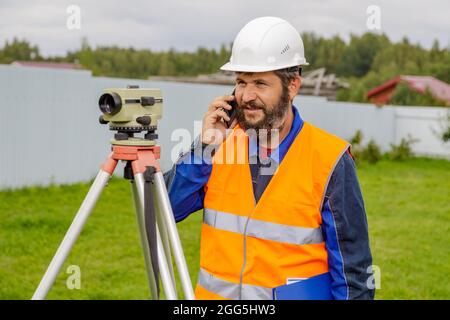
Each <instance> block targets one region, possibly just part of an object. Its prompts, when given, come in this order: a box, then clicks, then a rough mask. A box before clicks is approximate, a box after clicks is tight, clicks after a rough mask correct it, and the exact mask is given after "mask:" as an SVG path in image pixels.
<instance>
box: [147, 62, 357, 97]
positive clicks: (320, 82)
mask: <svg viewBox="0 0 450 320" xmlns="http://www.w3.org/2000/svg"><path fill="white" fill-rule="evenodd" d="M148 79H149V80H152V81H175V82H189V83H206V84H223V85H234V84H235V79H236V75H235V73H234V72H232V71H220V72H218V73H214V74H205V75H199V76H197V77H171V76H150V77H149V78H148ZM348 87H349V84H348V83H346V82H343V81H341V80H339V79H338V78H337V77H336V76H335V75H334V74H326V70H325V68H320V69H316V70H312V71H308V72H304V73H303V75H302V85H301V87H300V92H299V94H301V95H312V96H322V97H326V98H327V99H328V100H336V92H337V90H338V89H340V88H348Z"/></svg>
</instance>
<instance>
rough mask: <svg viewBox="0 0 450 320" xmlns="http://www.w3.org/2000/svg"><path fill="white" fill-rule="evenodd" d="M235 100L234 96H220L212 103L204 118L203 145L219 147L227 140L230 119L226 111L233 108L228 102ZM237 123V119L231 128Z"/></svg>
mask: <svg viewBox="0 0 450 320" xmlns="http://www.w3.org/2000/svg"><path fill="white" fill-rule="evenodd" d="M234 98H235V97H234V96H220V97H217V98H216V99H214V100H213V101H212V102H211V103H210V105H209V106H208V111H207V112H206V114H205V116H204V117H203V125H202V143H205V144H215V145H219V144H221V143H222V142H223V140H225V138H226V130H227V129H228V126H227V124H226V122H225V121H229V120H230V118H229V117H228V115H227V114H226V112H225V111H224V109H227V110H230V109H231V108H232V107H231V106H230V105H229V104H228V102H229V101H233V100H234ZM224 120H225V121H224ZM236 123H237V120H236V119H235V120H234V121H233V123H232V124H231V125H230V127H229V128H230V129H231V128H233V127H234V126H235V125H236Z"/></svg>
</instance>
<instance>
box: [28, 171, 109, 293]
mask: <svg viewBox="0 0 450 320" xmlns="http://www.w3.org/2000/svg"><path fill="white" fill-rule="evenodd" d="M112 171H114V169H113V170H112ZM110 177H111V175H110V173H108V172H106V171H103V170H100V172H99V173H98V174H97V177H96V178H95V180H94V183H93V184H92V186H91V188H90V189H89V192H88V194H87V195H86V197H85V198H84V201H83V203H82V204H81V207H80V209H79V210H78V212H77V214H76V216H75V218H74V219H73V221H72V224H71V225H70V227H69V230H68V231H67V233H66V235H65V236H64V239H63V241H62V242H61V244H60V245H59V248H58V250H57V251H56V254H55V256H54V257H53V259H52V261H51V262H50V265H49V266H48V268H47V271H46V272H45V274H44V277H43V278H42V280H41V282H40V283H39V286H38V288H37V289H36V291H35V293H34V295H33V297H32V299H33V300H42V299H45V297H46V296H47V294H48V292H49V291H50V288H51V287H52V285H53V283H54V282H55V279H56V277H57V275H58V273H59V271H60V269H61V267H62V265H63V264H64V261H65V260H66V259H67V256H68V255H69V253H70V250H71V249H72V246H73V244H74V243H75V241H76V240H77V238H78V236H79V235H80V233H81V230H82V229H83V226H84V224H85V223H86V220H87V218H88V217H89V215H90V214H91V212H92V210H93V209H94V206H95V204H96V203H97V200H98V198H99V197H100V194H101V193H102V191H103V189H104V188H105V186H106V184H107V183H108V181H109V179H110Z"/></svg>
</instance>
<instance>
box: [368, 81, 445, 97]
mask: <svg viewBox="0 0 450 320" xmlns="http://www.w3.org/2000/svg"><path fill="white" fill-rule="evenodd" d="M399 82H406V83H408V85H409V87H410V88H411V89H413V90H415V91H417V92H420V93H425V90H426V89H427V88H428V90H430V93H431V95H432V96H433V97H435V98H436V99H439V100H443V101H447V102H449V103H450V85H449V84H447V83H445V82H443V81H441V80H438V79H436V78H434V77H430V76H399V77H396V78H394V79H391V80H389V81H387V82H385V83H383V84H382V85H380V86H378V87H376V88H373V89H372V90H370V91H369V92H368V93H367V98H369V99H370V98H371V97H373V96H375V95H378V94H380V93H381V92H383V91H386V90H388V89H391V88H392V87H395V86H397V84H398V83H399Z"/></svg>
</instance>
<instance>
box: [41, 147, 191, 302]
mask: <svg viewBox="0 0 450 320" xmlns="http://www.w3.org/2000/svg"><path fill="white" fill-rule="evenodd" d="M134 144H135V145H130V144H125V145H113V147H112V153H111V154H110V155H109V157H108V159H107V160H106V162H105V163H104V164H103V165H102V166H101V169H100V171H99V173H98V174H97V177H96V178H95V180H94V182H93V184H92V186H91V188H90V189H89V192H88V194H87V195H86V197H85V199H84V201H83V203H82V204H81V207H80V209H79V210H78V212H77V214H76V216H75V218H74V220H73V221H72V224H71V226H70V228H69V230H68V231H67V233H66V235H65V236H64V239H63V241H62V242H61V244H60V246H59V248H58V250H57V251H56V254H55V256H54V257H53V259H52V261H51V262H50V265H49V266H48V268H47V271H46V272H45V274H44V277H43V278H42V280H41V282H40V283H39V286H38V288H37V289H36V291H35V293H34V295H33V297H32V299H33V300H41V299H45V297H46V296H47V293H48V292H49V290H50V288H51V287H52V285H53V283H54V282H55V279H56V276H57V275H58V273H59V271H60V269H61V267H62V265H63V263H64V261H65V260H66V258H67V256H68V255H69V252H70V250H71V248H72V246H73V245H74V243H75V241H76V240H77V238H78V236H79V235H80V233H81V230H82V228H83V226H84V224H85V223H86V221H87V219H88V217H89V215H90V214H91V212H92V210H93V209H94V206H95V204H96V202H97V200H98V198H99V197H100V195H101V193H102V191H103V189H104V188H105V186H106V184H107V183H108V181H109V179H110V178H111V176H112V174H113V173H114V170H115V168H116V166H117V163H118V161H119V160H123V161H126V165H125V169H124V177H125V178H126V179H129V180H130V182H131V190H132V194H133V198H134V204H135V209H136V214H137V221H138V226H139V234H140V239H141V245H142V249H143V253H144V258H145V266H146V270H147V276H148V283H149V287H150V292H151V297H152V299H155V300H156V299H159V291H160V290H159V274H160V275H161V282H162V285H163V289H164V292H165V294H166V297H167V299H169V300H175V299H177V291H176V286H175V275H174V270H173V266H172V259H171V256H172V255H171V249H172V250H173V256H174V259H175V264H176V266H177V269H178V273H179V276H180V282H181V285H182V287H183V293H184V296H185V299H188V300H193V299H194V291H193V289H192V283H191V279H190V276H189V272H188V269H187V265H186V261H185V259H184V254H183V249H182V247H181V242H180V238H179V236H178V232H177V229H176V225H175V219H174V216H173V213H172V207H171V205H170V201H169V196H168V194H167V190H166V186H165V183H164V178H163V175H162V172H161V170H160V166H159V163H158V159H159V157H160V147H159V146H156V145H153V146H149V145H148V143H147V144H145V143H142V145H139V143H134Z"/></svg>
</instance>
